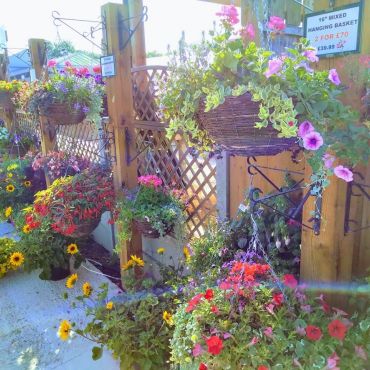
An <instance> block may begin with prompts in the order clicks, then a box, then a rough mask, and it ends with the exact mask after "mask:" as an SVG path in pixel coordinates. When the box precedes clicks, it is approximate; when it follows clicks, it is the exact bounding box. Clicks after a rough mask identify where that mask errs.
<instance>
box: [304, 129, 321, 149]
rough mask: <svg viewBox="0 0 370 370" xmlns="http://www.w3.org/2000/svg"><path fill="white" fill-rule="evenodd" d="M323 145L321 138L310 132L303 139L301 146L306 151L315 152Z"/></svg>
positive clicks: (314, 132) (316, 133)
mask: <svg viewBox="0 0 370 370" xmlns="http://www.w3.org/2000/svg"><path fill="white" fill-rule="evenodd" d="M323 144H324V140H323V138H322V136H321V135H320V134H319V133H318V132H316V131H311V132H309V133H308V134H307V135H306V136H304V137H303V146H304V148H305V149H307V150H317V149H319V148H320V147H321V146H322V145H323Z"/></svg>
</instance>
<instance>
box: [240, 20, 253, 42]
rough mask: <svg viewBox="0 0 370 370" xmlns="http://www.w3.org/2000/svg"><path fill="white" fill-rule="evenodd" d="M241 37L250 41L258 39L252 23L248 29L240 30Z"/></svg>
mask: <svg viewBox="0 0 370 370" xmlns="http://www.w3.org/2000/svg"><path fill="white" fill-rule="evenodd" d="M240 35H241V36H242V37H245V38H248V39H249V40H254V38H255V37H256V31H255V29H254V26H253V24H252V23H249V24H248V25H247V27H244V28H242V29H241V30H240Z"/></svg>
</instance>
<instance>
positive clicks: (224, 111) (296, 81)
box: [160, 6, 369, 195]
mask: <svg viewBox="0 0 370 370" xmlns="http://www.w3.org/2000/svg"><path fill="white" fill-rule="evenodd" d="M219 16H220V17H221V22H220V27H219V29H218V30H216V31H212V32H211V33H210V34H211V40H210V41H203V42H202V43H201V44H200V45H191V46H186V45H185V47H184V49H183V50H182V52H181V53H180V57H177V55H175V56H174V58H173V61H172V62H171V63H170V65H169V75H168V78H167V79H166V80H165V81H164V82H163V85H162V93H161V97H160V103H161V106H162V109H163V114H164V117H165V118H166V119H167V120H169V127H168V129H167V135H168V137H173V135H175V134H176V133H177V132H179V131H180V132H182V134H183V135H184V137H185V138H186V139H187V140H188V143H189V144H190V145H192V146H195V147H197V148H198V149H200V150H202V151H204V150H206V151H209V150H214V149H217V148H218V149H225V150H228V151H229V152H231V153H235V154H240V155H246V156H256V155H272V154H276V153H279V152H280V151H282V150H286V149H290V148H292V147H293V146H294V144H297V145H299V146H301V147H302V148H303V149H304V152H305V156H306V158H307V161H308V163H309V165H310V166H311V167H312V170H313V176H312V183H313V184H315V185H316V186H314V187H313V191H312V193H313V194H316V195H318V194H320V193H321V191H322V188H323V187H325V186H327V185H328V183H329V182H328V180H327V178H328V176H330V175H331V174H333V173H334V174H335V175H336V176H338V177H340V178H342V179H344V180H345V181H351V179H352V172H351V168H352V167H354V166H355V165H356V164H357V163H359V162H361V161H366V160H367V159H368V158H369V146H368V140H369V130H368V128H367V127H366V125H364V124H361V123H359V122H358V114H357V113H356V112H354V111H352V110H351V109H350V108H349V107H348V106H345V105H343V103H342V102H341V101H340V100H339V99H338V97H339V96H340V94H341V93H342V92H343V90H344V88H343V86H342V85H341V81H340V78H339V76H338V73H337V71H336V70H335V69H332V70H330V71H325V70H322V71H314V70H313V69H312V68H311V64H312V63H316V62H317V61H318V59H319V58H318V57H317V55H316V50H315V49H314V48H313V47H311V46H310V45H309V43H308V41H307V40H305V39H301V40H300V41H299V42H298V43H297V44H296V46H295V47H294V48H290V49H287V50H286V52H285V53H283V54H282V55H274V53H273V52H271V51H268V50H265V49H263V48H260V47H257V46H256V44H255V42H254V41H252V39H253V37H254V29H253V26H252V25H251V24H250V25H247V27H245V28H242V29H240V30H237V29H235V24H236V23H237V11H236V9H235V8H234V7H233V6H231V7H224V8H223V10H222V12H221V13H219ZM268 27H270V28H271V29H272V32H276V30H279V32H281V30H282V29H283V28H284V21H283V20H282V19H280V18H279V17H271V18H270V22H269V24H268ZM335 159H338V160H339V161H340V162H341V163H342V164H339V163H338V164H336V165H334V164H333V163H334V160H335Z"/></svg>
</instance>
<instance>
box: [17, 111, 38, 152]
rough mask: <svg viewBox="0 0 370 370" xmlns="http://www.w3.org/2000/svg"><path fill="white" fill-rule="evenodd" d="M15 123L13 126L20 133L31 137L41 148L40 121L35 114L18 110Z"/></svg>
mask: <svg viewBox="0 0 370 370" xmlns="http://www.w3.org/2000/svg"><path fill="white" fill-rule="evenodd" d="M15 123H16V124H15V125H14V126H13V127H12V128H13V129H14V130H16V131H17V132H18V133H19V134H21V135H23V136H27V137H29V138H30V139H31V140H32V141H33V143H34V145H35V146H36V147H37V148H39V147H40V143H41V133H40V121H39V119H38V117H36V116H35V115H33V114H31V113H28V112H24V111H21V110H17V111H16V112H15Z"/></svg>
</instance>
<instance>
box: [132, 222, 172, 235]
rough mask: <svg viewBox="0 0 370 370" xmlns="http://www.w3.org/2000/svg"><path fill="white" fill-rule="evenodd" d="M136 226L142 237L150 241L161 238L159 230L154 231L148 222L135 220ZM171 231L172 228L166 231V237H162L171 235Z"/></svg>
mask: <svg viewBox="0 0 370 370" xmlns="http://www.w3.org/2000/svg"><path fill="white" fill-rule="evenodd" d="M134 225H135V227H136V229H137V230H138V231H140V233H141V235H142V236H145V237H147V238H150V239H158V238H160V237H161V235H160V233H159V232H158V230H156V229H154V228H153V227H152V225H151V224H150V223H149V222H148V221H143V220H134ZM171 231H172V227H169V228H168V230H166V233H165V235H162V236H166V235H168V234H170V233H171Z"/></svg>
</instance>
